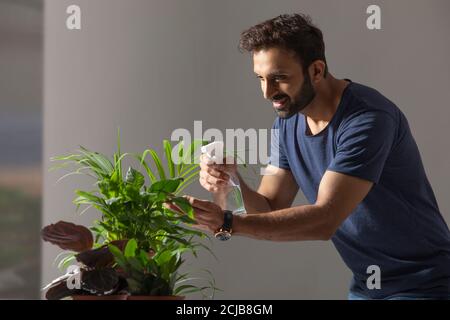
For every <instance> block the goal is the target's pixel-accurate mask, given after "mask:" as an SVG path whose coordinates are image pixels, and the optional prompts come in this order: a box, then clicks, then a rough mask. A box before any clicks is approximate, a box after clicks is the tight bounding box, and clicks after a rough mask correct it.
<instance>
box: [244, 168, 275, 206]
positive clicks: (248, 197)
mask: <svg viewBox="0 0 450 320" xmlns="http://www.w3.org/2000/svg"><path fill="white" fill-rule="evenodd" d="M238 177H239V184H240V187H241V191H242V196H243V198H244V203H245V209H246V210H247V213H248V214H255V213H262V212H269V211H271V210H272V208H271V206H270V203H269V201H268V200H267V199H266V198H265V197H264V196H263V195H261V194H259V193H258V192H256V191H255V190H252V189H251V188H250V187H249V186H248V185H247V184H246V183H245V181H244V179H242V177H241V176H240V175H239V174H238Z"/></svg>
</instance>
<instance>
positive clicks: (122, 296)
mask: <svg viewBox="0 0 450 320" xmlns="http://www.w3.org/2000/svg"><path fill="white" fill-rule="evenodd" d="M127 297H128V295H126V294H117V295H110V296H93V295H76V296H72V299H73V300H127Z"/></svg>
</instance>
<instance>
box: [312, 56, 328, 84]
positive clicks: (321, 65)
mask: <svg viewBox="0 0 450 320" xmlns="http://www.w3.org/2000/svg"><path fill="white" fill-rule="evenodd" d="M325 69H326V64H325V62H324V61H322V60H316V61H314V62H313V63H311V65H310V66H309V68H308V72H309V77H310V79H311V82H312V83H318V82H320V81H321V80H322V79H323V75H324V73H325Z"/></svg>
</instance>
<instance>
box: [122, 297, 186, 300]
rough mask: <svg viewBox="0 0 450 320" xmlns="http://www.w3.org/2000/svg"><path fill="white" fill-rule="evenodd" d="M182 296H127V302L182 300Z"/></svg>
mask: <svg viewBox="0 0 450 320" xmlns="http://www.w3.org/2000/svg"><path fill="white" fill-rule="evenodd" d="M184 299H185V297H184V296H128V299H127V300H184Z"/></svg>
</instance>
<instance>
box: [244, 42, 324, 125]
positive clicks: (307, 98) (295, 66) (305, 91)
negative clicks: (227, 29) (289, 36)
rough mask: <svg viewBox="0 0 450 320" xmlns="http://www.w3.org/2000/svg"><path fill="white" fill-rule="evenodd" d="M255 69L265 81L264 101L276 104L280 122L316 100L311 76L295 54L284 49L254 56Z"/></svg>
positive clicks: (262, 52)
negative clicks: (304, 70) (304, 69)
mask: <svg viewBox="0 0 450 320" xmlns="http://www.w3.org/2000/svg"><path fill="white" fill-rule="evenodd" d="M253 68H254V72H255V74H256V76H257V77H258V78H259V79H260V81H261V89H262V91H263V94H264V98H266V99H268V100H270V101H272V105H273V108H274V110H275V112H276V114H277V115H278V116H279V117H280V118H290V117H291V116H293V115H294V114H296V113H298V112H300V111H301V110H303V109H304V108H306V106H308V104H309V103H311V101H312V100H313V99H314V97H315V95H316V93H315V91H314V88H313V85H312V83H311V79H310V77H309V74H308V72H305V74H304V73H303V68H302V66H301V64H300V62H299V60H298V58H297V57H296V56H295V54H294V53H292V52H288V51H286V50H283V49H280V48H270V49H266V50H260V51H257V52H254V53H253Z"/></svg>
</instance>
